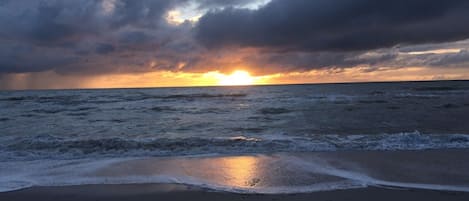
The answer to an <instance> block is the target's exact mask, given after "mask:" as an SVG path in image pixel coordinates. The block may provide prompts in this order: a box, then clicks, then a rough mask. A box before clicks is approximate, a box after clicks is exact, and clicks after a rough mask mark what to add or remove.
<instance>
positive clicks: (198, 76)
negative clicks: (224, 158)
mask: <svg viewBox="0 0 469 201" xmlns="http://www.w3.org/2000/svg"><path fill="white" fill-rule="evenodd" d="M435 75H438V76H435ZM44 78H47V79H44ZM468 78H469V72H467V70H465V69H463V68H448V69H439V68H428V67H407V68H402V69H395V68H389V69H388V68H379V69H378V70H375V71H368V68H365V67H355V68H345V69H327V70H310V71H303V72H300V71H298V72H283V73H273V74H267V75H256V74H252V73H250V71H249V70H248V69H238V70H234V71H232V73H222V72H219V71H210V72H205V73H188V72H171V71H155V72H147V73H128V74H106V75H92V76H91V75H60V74H57V73H55V72H51V71H49V72H41V73H21V74H14V75H13V76H11V78H10V79H9V83H11V84H12V86H10V88H14V89H63V88H141V87H190V86H230V85H271V84H303V83H334V82H368V81H409V80H417V81H418V80H453V79H468ZM7 87H9V86H7Z"/></svg>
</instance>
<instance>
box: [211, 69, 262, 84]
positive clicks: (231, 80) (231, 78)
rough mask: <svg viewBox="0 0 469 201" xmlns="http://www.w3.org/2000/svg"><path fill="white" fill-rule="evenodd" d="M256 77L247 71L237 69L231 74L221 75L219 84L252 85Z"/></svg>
mask: <svg viewBox="0 0 469 201" xmlns="http://www.w3.org/2000/svg"><path fill="white" fill-rule="evenodd" d="M254 81H255V79H254V77H252V76H251V74H249V72H247V71H242V70H237V71H235V72H233V73H232V74H230V75H223V76H220V77H219V82H218V84H219V85H228V86H230V85H252V84H254Z"/></svg>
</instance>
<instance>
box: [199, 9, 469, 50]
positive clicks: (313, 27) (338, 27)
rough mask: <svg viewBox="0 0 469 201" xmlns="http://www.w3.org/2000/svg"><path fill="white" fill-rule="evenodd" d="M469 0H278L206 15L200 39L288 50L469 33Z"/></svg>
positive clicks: (344, 47)
mask: <svg viewBox="0 0 469 201" xmlns="http://www.w3.org/2000/svg"><path fill="white" fill-rule="evenodd" d="M467 22H469V1H467V0H451V1H447V0H392V1H376V0H354V1H350V0H314V1H312V0H273V1H272V2H270V3H269V4H267V5H266V6H265V7H263V8H261V9H259V10H248V9H234V8H228V9H224V10H221V11H220V10H219V11H215V12H211V13H209V14H207V15H205V16H204V17H202V18H201V19H200V22H199V24H198V26H197V30H196V31H197V39H198V40H199V41H201V42H202V43H203V44H204V45H206V46H208V47H223V46H226V45H233V46H247V47H265V48H277V49H282V50H285V51H291V50H295V51H357V50H370V49H376V48H384V47H392V46H395V45H398V44H421V43H428V42H447V41H457V40H462V39H467V38H469V26H467Z"/></svg>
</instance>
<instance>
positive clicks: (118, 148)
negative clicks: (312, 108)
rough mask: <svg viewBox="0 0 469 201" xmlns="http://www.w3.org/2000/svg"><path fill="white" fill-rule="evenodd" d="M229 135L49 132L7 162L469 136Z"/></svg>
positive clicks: (414, 143) (454, 140)
mask: <svg viewBox="0 0 469 201" xmlns="http://www.w3.org/2000/svg"><path fill="white" fill-rule="evenodd" d="M260 136H261V137H249V136H247V137H244V136H239V137H228V138H198V137H191V138H155V139H140V140H134V139H122V138H101V139H66V138H59V137H54V136H49V135H41V136H33V137H14V138H11V139H2V140H1V141H2V142H3V144H2V145H0V156H1V157H2V158H3V159H4V160H10V161H11V160H31V159H77V158H88V157H114V156H117V157H121V156H129V157H130V156H132V157H134V156H186V155H199V154H242V153H271V152H316V151H342V150H392V151H394V150H427V149H457V148H469V135H468V134H421V133H419V132H417V131H416V132H410V133H396V134H379V135H312V136H310V137H293V136H286V135H260Z"/></svg>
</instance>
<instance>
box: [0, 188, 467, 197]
mask: <svg viewBox="0 0 469 201" xmlns="http://www.w3.org/2000/svg"><path fill="white" fill-rule="evenodd" d="M155 199H161V200H176V201H178V200H196V201H198V200H200V201H202V200H226V201H234V200H245V201H246V200H247V201H249V200H259V201H264V200H265V201H267V200H298V201H303V200H315V201H342V200H343V201H345V200H348V201H354V200H357V201H358V200H364V199H366V200H382V201H395V200H404V201H405V200H409V201H415V200H425V201H431V200H452V201H459V200H461V201H462V200H464V201H467V200H468V199H469V192H452V191H436V190H422V189H397V188H380V187H366V188H358V189H348V190H334V191H321V192H314V193H296V194H237V193H228V192H219V191H210V190H206V189H201V188H198V187H193V186H188V185H177V184H122V185H80V186H67V187H31V188H27V189H22V190H17V191H11V192H4V193H0V200H16V201H26V200H35V201H46V200H55V201H61V200H64V201H65V200H67V201H78V200H80V201H92V200H116V201H127V200H141V201H145V200H155Z"/></svg>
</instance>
